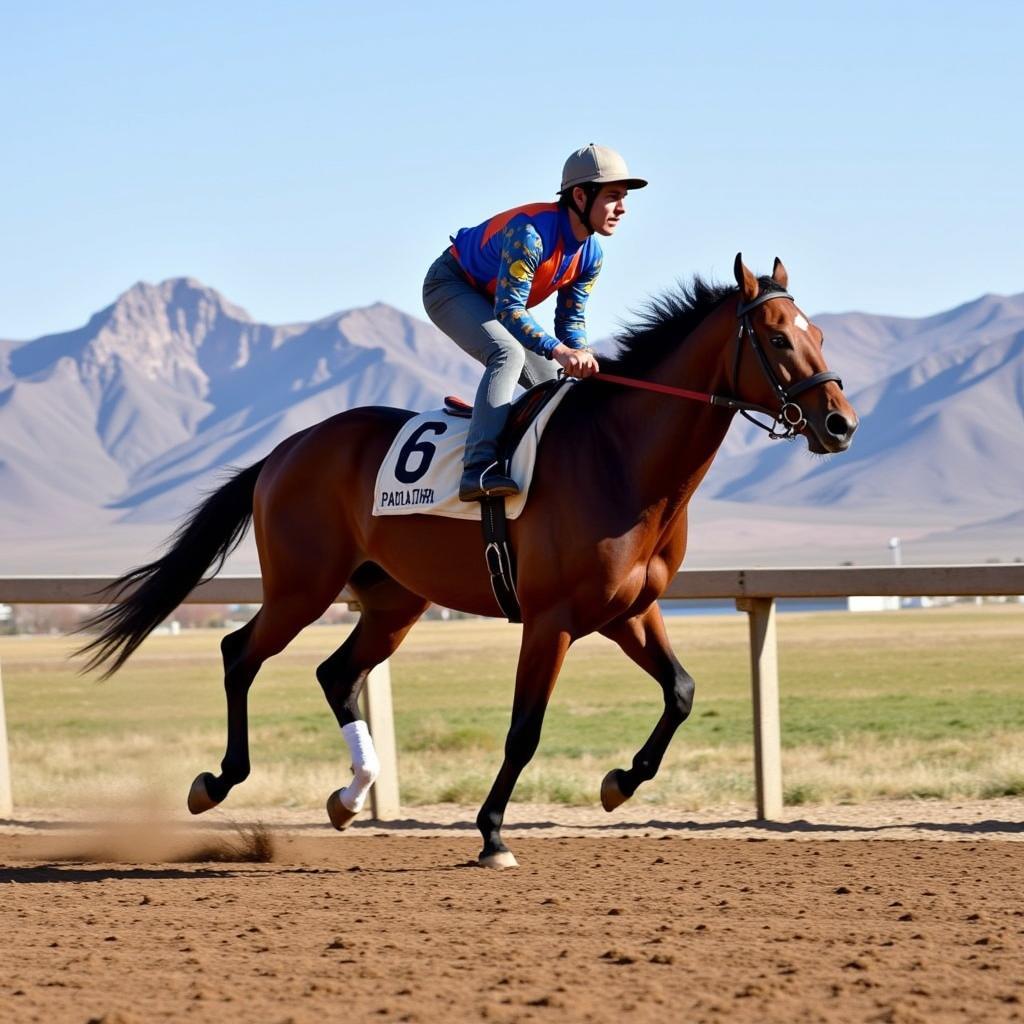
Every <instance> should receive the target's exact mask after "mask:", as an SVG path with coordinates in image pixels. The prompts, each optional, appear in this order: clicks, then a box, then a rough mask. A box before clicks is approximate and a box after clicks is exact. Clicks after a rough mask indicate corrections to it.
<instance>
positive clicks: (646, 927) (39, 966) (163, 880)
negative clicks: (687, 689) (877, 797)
mask: <svg viewBox="0 0 1024 1024" xmlns="http://www.w3.org/2000/svg"><path fill="white" fill-rule="evenodd" d="M1015 803H1016V804H1017V808H1018V810H1019V807H1020V802H1019V801H1018V802H1015ZM1004 812H1005V809H1004ZM1003 816H1004V817H1005V813H1004V815H1003ZM989 817H990V818H999V817H1000V815H990V816H989ZM1017 820H1020V817H1019V816H1018V818H1017ZM947 826H948V827H947V829H946V831H942V832H941V834H943V835H948V836H960V837H961V840H960V841H952V842H950V841H934V840H907V839H896V840H883V839H879V841H874V842H839V841H835V840H824V841H823V840H820V839H814V838H803V839H801V840H799V841H798V840H793V839H788V838H775V839H772V840H770V841H765V840H764V838H763V835H757V834H749V833H748V832H741V833H740V834H741V835H742V836H743V837H741V838H732V839H718V838H712V839H707V838H693V836H694V833H693V832H691V831H687V830H686V829H685V828H684V829H681V830H680V829H676V830H671V829H660V830H659V829H657V828H656V827H655V828H652V829H648V830H646V831H648V833H649V834H648V835H646V836H645V835H644V834H643V833H642V832H639V833H638V832H637V831H635V830H634V831H633V832H632V833H631V834H630V833H626V834H615V833H613V834H611V835H604V834H602V835H601V836H600V837H599V838H597V837H594V836H593V835H592V834H591V835H574V836H564V835H563V836H559V835H557V834H554V835H552V834H550V831H547V832H545V831H544V830H541V832H540V835H542V836H544V837H538V835H535V834H534V832H533V831H531V830H524V831H522V832H519V833H518V834H517V833H515V832H512V833H510V837H509V838H510V839H511V840H512V841H513V844H514V849H515V852H516V854H517V856H518V857H519V859H520V862H521V864H522V867H520V868H519V869H518V870H515V871H507V872H493V871H485V870H482V869H479V868H476V867H473V866H468V865H467V861H468V855H470V854H471V853H472V852H473V850H474V849H475V837H474V836H473V835H472V834H471V833H469V832H467V831H466V830H464V829H455V830H452V829H449V830H448V831H447V833H445V832H444V831H443V830H435V831H433V832H432V833H430V834H417V833H416V831H415V830H409V829H405V830H397V829H396V830H392V831H389V832H385V833H383V834H370V833H369V832H368V830H365V829H364V830H361V831H358V832H355V833H349V834H346V835H343V836H337V835H333V834H329V833H324V832H321V831H320V829H319V827H318V828H317V829H316V830H315V834H314V833H313V830H312V829H301V830H300V831H301V833H302V834H299V833H297V832H296V831H295V830H294V826H293V829H292V830H291V831H284V830H283V829H282V830H281V831H278V832H277V834H276V846H277V853H276V855H275V858H274V862H273V863H269V864H235V863H205V864H202V863H178V864H168V863H163V864H127V865H126V864H124V863H102V862H100V861H99V860H97V859H96V858H97V857H103V856H107V857H110V856H115V855H116V851H115V850H111V849H110V848H107V849H106V852H104V848H103V846H102V844H99V845H97V837H96V836H95V835H93V836H92V837H89V836H87V835H83V834H82V833H81V832H77V831H76V832H71V833H69V834H67V835H65V836H64V837H63V838H62V839H60V840H59V841H58V840H57V839H55V838H54V835H53V834H52V832H51V833H50V834H47V833H46V830H45V829H42V830H41V829H39V828H37V827H36V828H23V829H18V830H16V831H18V832H20V833H21V834H10V831H11V830H8V832H9V834H7V835H3V836H0V864H2V865H5V866H4V867H2V868H0V882H2V883H7V884H4V885H3V888H2V890H0V891H2V892H3V898H2V900H0V927H2V934H3V935H4V946H5V954H4V956H3V958H2V962H0V1019H3V1020H17V1021H47V1022H51V1021H60V1022H63V1021H71V1022H79V1024H85V1022H87V1021H89V1020H103V1021H106V1022H107V1024H114V1022H115V1021H121V1022H132V1021H148V1020H155V1019H166V1020H180V1019H189V1020H195V1021H217V1022H223V1021H235V1020H238V1021H251V1020H259V1021H266V1022H270V1024H276V1022H283V1021H288V1020H291V1021H296V1022H306V1021H310V1022H312V1021H316V1022H317V1024H319V1022H321V1021H322V1020H323V1019H324V1018H327V1019H338V1020H351V1021H364V1020H381V1021H389V1020H393V1021H422V1022H428V1021H431V1022H432V1021H445V1022H447V1021H478V1020H488V1021H520V1020H522V1021H527V1020H529V1021H552V1022H555V1021H558V1022H562V1021H615V1022H620V1021H624V1020H626V1021H657V1022H659V1024H661V1022H664V1021H675V1020H679V1021H683V1020H686V1021H733V1020H749V1021H787V1022H788V1021H889V1022H912V1021H921V1022H924V1021H929V1022H931V1021H944V1020H973V1021H980V1020H985V1021H999V1020H1018V1019H1021V1018H1022V1016H1024V1002H1022V1001H1024V964H1022V958H1021V952H1022V948H1024V943H1022V936H1024V899H1022V897H1021V890H1022V882H1024V877H1022V865H1024V846H1022V845H1021V844H1020V843H1019V842H1011V841H1007V839H1008V838H1009V837H1012V836H1015V835H1019V834H1020V828H1019V826H1016V825H1015V824H1012V823H1011V822H1009V821H995V820H989V821H987V822H983V823H981V824H980V825H978V824H975V825H966V824H964V823H963V822H961V823H959V824H957V823H956V822H955V821H954V819H952V818H950V817H949V816H947ZM865 831H868V832H870V831H871V830H865ZM207 834H208V835H211V834H212V835H216V833H207ZM776 834H777V833H776ZM799 834H801V835H807V834H811V835H813V834H814V833H813V831H812V832H810V833H808V832H807V831H806V830H801V831H800V832H799ZM846 834H847V835H849V834H858V835H860V834H863V833H860V832H857V833H849V832H847V833H846ZM880 834H881V835H885V834H886V833H884V832H882V833H880ZM933 834H934V833H933ZM965 836H966V837H967V838H963V837H965ZM989 836H999V837H1000V838H987V837H989ZM874 837H875V838H877V837H878V835H877V834H874ZM108 838H109V837H108ZM136 838H138V837H136ZM187 842H193V843H194V842H195V839H194V837H193V838H191V839H188V840H187ZM179 855H180V851H179ZM186 855H187V854H186ZM56 857H72V858H74V857H77V858H78V859H77V860H74V859H59V860H58V859H55V858H56ZM122 859H123V858H122ZM10 883H14V884H10Z"/></svg>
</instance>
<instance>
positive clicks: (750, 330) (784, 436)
mask: <svg viewBox="0 0 1024 1024" xmlns="http://www.w3.org/2000/svg"><path fill="white" fill-rule="evenodd" d="M792 298H793V296H792V295H790V294H789V292H786V291H772V292H764V293H762V294H761V295H758V296H757V298H755V299H751V301H750V302H746V303H744V302H740V303H739V305H738V306H737V307H736V318H737V319H738V320H739V331H738V333H737V336H736V360H735V362H734V363H733V373H732V379H733V385H734V386H735V384H736V382H737V381H738V380H739V374H740V360H741V359H742V357H743V351H744V349H745V348H746V346H745V345H744V344H743V339H744V337H746V338H748V339H749V341H750V346H751V348H753V350H754V352H755V353H756V354H757V357H758V360H759V362H760V363H761V369H763V370H764V373H765V376H766V377H767V378H768V381H769V383H770V384H771V386H772V388H773V389H774V390H775V393H776V395H778V398H779V408H778V410H777V411H776V410H772V409H769V408H768V407H767V406H764V405H756V404H755V403H754V402H746V401H744V400H743V399H742V398H733V397H732V396H731V395H712V394H709V393H707V392H704V391H691V390H689V389H688V388H675V387H671V386H670V385H668V384H656V383H655V382H654V381H647V380H638V379H636V378H634V377H618V376H616V375H615V374H611V373H598V374H596V375H595V376H594V377H592V378H591V380H603V381H605V382H606V383H608V384H623V385H625V386H626V387H631V388H640V389H641V390H644V391H656V392H658V393H659V394H663V395H674V396H676V397H677V398H690V399H693V400H695V401H698V402H706V403H707V404H708V405H717V406H720V407H722V408H725V409H732V410H733V411H734V412H739V413H740V414H741V415H742V416H744V417H745V418H746V419H748V420H750V422H751V423H753V424H754V425H755V426H758V427H760V428H761V429H762V430H765V431H767V432H768V436H769V437H770V438H772V440H775V441H778V440H785V441H792V440H793V438H795V437H796V435H797V433H798V432H799V431H800V430H801V429H803V427H804V425H805V424H806V423H807V417H806V416H804V412H803V409H801V408H800V406H799V405H797V403H796V402H795V401H794V399H795V398H796V397H797V396H798V395H802V394H803V393H804V392H805V391H808V390H810V389H811V388H813V387H817V386H818V385H819V384H827V383H828V382H829V381H835V382H836V383H837V384H838V385H839V387H840V388H842V386H843V381H842V379H841V378H840V376H839V374H838V373H835V372H834V371H832V370H822V371H821V372H820V373H815V374H812V375H811V376H810V377H806V378H805V379H804V380H801V381H797V382H796V383H795V384H792V385H790V386H789V387H788V388H786V387H783V386H782V383H781V382H780V381H779V378H778V376H777V375H776V373H775V371H774V370H773V369H772V364H771V363H770V362H769V361H768V357H767V355H765V351H764V348H763V347H762V345H761V341H760V339H759V338H758V337H757V332H756V331H755V330H754V325H753V324H752V323H751V321H750V313H751V311H752V310H754V309H757V307H758V306H761V305H763V304H764V303H766V302H771V300H772V299H790V300H792ZM755 412H757V413H761V414H762V415H764V416H770V417H771V418H772V419H771V423H763V422H762V421H761V420H759V419H757V418H756V417H754V416H752V415H751V413H755Z"/></svg>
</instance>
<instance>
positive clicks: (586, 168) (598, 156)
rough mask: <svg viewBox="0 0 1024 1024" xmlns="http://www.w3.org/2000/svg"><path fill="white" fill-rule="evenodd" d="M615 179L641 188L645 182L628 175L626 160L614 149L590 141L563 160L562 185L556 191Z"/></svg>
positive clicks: (609, 181)
mask: <svg viewBox="0 0 1024 1024" xmlns="http://www.w3.org/2000/svg"><path fill="white" fill-rule="evenodd" d="M615 181H621V182H622V183H623V185H625V186H626V188H643V187H644V186H645V185H646V184H647V181H646V179H644V178H634V177H632V176H631V175H630V173H629V168H628V167H627V166H626V161H625V160H623V159H622V157H621V156H620V155H619V154H618V153H616V152H615V150H614V149H609V148H608V147H607V146H598V145H595V144H594V143H593V142H592V143H590V145H589V146H584V147H583V148H582V149H577V150H576V152H575V153H573V154H571V155H570V157H569V159H568V160H566V161H565V167H563V168H562V187H561V188H560V189H559V190H558V191H559V192H565V191H567V190H568V189H571V188H575V187H576V186H577V185H587V184H594V185H610V184H611V183H612V182H615Z"/></svg>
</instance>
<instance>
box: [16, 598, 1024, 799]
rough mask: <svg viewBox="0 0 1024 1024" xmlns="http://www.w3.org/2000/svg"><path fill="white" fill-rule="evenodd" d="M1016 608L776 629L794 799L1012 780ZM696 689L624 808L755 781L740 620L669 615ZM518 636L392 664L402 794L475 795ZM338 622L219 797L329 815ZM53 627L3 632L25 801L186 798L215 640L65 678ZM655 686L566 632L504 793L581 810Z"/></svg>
mask: <svg viewBox="0 0 1024 1024" xmlns="http://www.w3.org/2000/svg"><path fill="white" fill-rule="evenodd" d="M1022 627H1024V608H1022V607H1021V606H1019V605H1017V606H1003V607H982V608H966V609H963V608H954V609H936V610H931V611H928V612H918V613H908V612H901V613H899V614H895V615H893V614H889V615H857V616H854V615H843V614H826V615H789V616H783V617H781V619H780V623H779V634H780V637H779V639H780V668H781V675H782V698H783V743H784V751H783V765H784V779H785V785H786V797H787V801H788V802H790V803H795V804H799V803H806V802H811V801H849V802H857V801H863V800H868V799H878V798H886V797H922V798H924V797H943V798H957V797H963V798H976V797H989V796H999V795H1016V794H1019V793H1022V792H1024V753H1022V751H1024V702H1022V701H1021V683H1022V682H1024V651H1022V649H1021V644H1020V638H1021V636H1022V635H1024V629H1022ZM669 632H670V635H671V637H672V640H673V644H674V646H675V648H676V650H677V651H679V653H680V656H681V658H682V660H683V662H684V664H686V665H687V667H688V669H689V670H690V671H691V672H692V673H693V675H694V676H695V677H696V678H697V680H698V692H697V704H696V706H695V710H694V715H693V717H692V718H691V720H690V721H689V722H688V723H687V724H686V725H685V726H684V727H683V729H682V730H681V731H680V733H679V735H678V737H677V738H676V740H675V742H674V744H673V746H672V748H671V749H670V751H669V754H668V756H667V757H666V759H665V763H664V765H663V767H662V771H661V773H660V774H659V776H658V779H657V780H656V781H655V782H654V783H652V784H650V785H648V786H646V787H644V788H642V789H641V790H640V792H639V793H638V794H637V799H638V800H640V801H644V802H648V803H662V804H671V805H674V806H679V807H683V808H689V809H697V808H699V807H702V806H709V805H714V804H720V803H726V802H731V801H735V800H741V801H742V800H748V799H749V797H750V793H751V791H752V788H753V781H752V768H751V760H752V758H751V723H750V699H749V682H748V676H747V671H748V669H747V648H746V626H745V622H744V619H743V618H742V617H741V616H739V615H733V616H715V617H708V618H703V617H702V618H676V619H671V620H669ZM518 636H519V630H518V629H516V628H513V627H509V626H507V625H503V624H499V623H493V622H483V621H469V622H448V623H441V622H430V623H423V624H421V625H420V626H419V627H417V629H416V630H414V631H413V632H412V634H411V635H410V638H409V640H408V641H407V642H406V644H405V646H403V648H402V650H401V651H400V652H399V653H398V655H397V656H396V657H395V659H394V660H393V680H394V696H395V708H396V726H397V731H398V737H399V744H400V776H401V783H402V798H403V802H405V803H407V804H417V803H436V802H445V801H452V802H459V803H474V802H477V801H479V800H480V799H482V797H483V795H484V794H485V793H486V791H487V789H488V788H489V786H490V784H491V782H492V780H493V778H494V773H495V772H496V771H497V768H498V765H499V762H500V758H501V748H502V745H503V743H504V734H505V729H506V728H507V723H508V715H509V706H510V703H511V695H512V677H513V673H514V664H515V656H516V648H517V643H518ZM343 637H344V629H338V628H325V627H320V628H316V629H310V630H307V631H306V632H305V633H304V634H302V635H301V636H300V637H299V638H297V640H296V641H295V642H294V644H293V645H292V647H291V648H289V650H288V651H287V652H286V653H285V654H284V655H282V656H279V657H278V658H275V659H273V660H272V661H271V662H269V663H268V665H267V666H266V667H265V668H264V670H263V672H262V673H261V675H260V677H259V679H258V680H257V683H256V685H255V687H254V688H253V691H252V698H251V716H250V732H251V750H252V758H253V773H252V776H251V777H250V779H249V780H248V781H247V782H246V783H245V784H244V785H243V786H240V787H238V788H237V789H236V790H235V791H234V792H233V793H232V795H231V797H230V800H229V803H228V805H227V806H228V807H229V808H245V807H265V806H282V807H290V808H308V809H310V810H317V811H319V810H322V807H323V802H324V800H325V799H326V797H327V795H328V793H330V792H331V791H332V790H333V789H336V788H338V787H339V786H340V785H343V784H344V783H345V782H347V781H348V758H347V756H346V753H347V752H346V751H345V749H344V746H343V744H342V742H341V740H340V737H339V735H338V731H337V727H336V725H335V723H334V721H333V719H332V717H331V715H330V713H329V712H328V710H327V708H326V705H325V704H324V702H323V698H322V695H321V694H320V692H319V688H318V687H317V685H316V683H315V680H314V678H313V668H314V667H315V665H316V664H317V663H318V662H319V661H320V660H322V658H323V657H325V656H326V655H327V654H328V653H330V651H331V650H333V649H334V648H335V647H336V646H337V645H338V644H339V643H340V642H341V640H342V639H343ZM71 646H72V645H71V643H70V642H69V641H65V640H63V639H61V638H43V637H39V638H2V639H0V659H2V663H3V672H4V675H3V680H4V685H5V687H6V691H7V708H8V723H9V732H10V742H11V754H12V761H13V774H14V785H15V799H16V802H17V803H19V804H21V805H24V806H33V807H62V806H69V805H71V806H78V807H82V806H89V807H93V806H97V805H100V806H107V807H121V806H125V805H126V804H128V803H130V802H131V801H133V800H134V799H136V797H137V794H138V793H139V792H141V791H144V792H150V791H155V792H157V793H159V794H162V795H164V796H166V797H167V798H169V799H172V800H173V801H174V802H175V803H176V804H179V803H183V801H184V795H185V793H186V792H187V791H188V787H189V785H190V784H191V781H192V778H193V777H194V775H195V774H196V773H197V772H199V771H202V770H215V769H216V766H217V764H218V763H219V761H220V758H221V756H222V754H223V743H224V710H223V695H222V690H221V687H220V667H219V659H218V655H217V635H216V634H214V633H213V632H209V631H196V632H195V633H190V634H188V635H182V636H179V637H153V638H151V639H150V640H149V641H147V643H146V644H145V645H144V647H143V648H142V650H140V652H139V653H138V654H137V655H136V657H135V658H134V659H133V660H132V662H130V663H129V665H128V667H127V668H126V669H125V670H124V671H123V672H122V673H121V674H119V675H118V676H116V677H115V678H114V679H113V680H111V681H109V682H107V683H103V684H98V683H96V682H95V681H94V680H92V679H82V678H78V677H76V676H75V675H74V674H73V672H72V671H71V670H70V669H69V667H68V665H67V663H66V661H65V658H66V655H67V652H68V651H69V649H70V647H71ZM659 711H660V698H659V695H658V692H657V689H656V687H655V686H654V685H653V684H652V683H651V682H650V681H649V680H647V679H646V678H644V677H643V676H642V675H641V674H640V673H639V672H638V670H636V669H635V667H633V666H632V665H631V664H630V663H629V662H627V661H626V660H625V659H624V658H623V657H622V655H621V653H619V652H618V651H617V650H616V649H615V648H614V647H613V645H611V644H610V643H609V642H607V641H605V640H603V639H601V638H600V637H595V638H588V639H586V640H585V641H582V642H580V643H579V644H577V645H576V646H575V647H574V649H573V651H572V652H571V654H570V657H569V659H568V661H567V664H566V667H565V669H564V671H563V675H562V679H561V680H560V683H559V686H558V688H557V690H556V692H555V695H554V699H553V701H552V705H551V708H550V710H549V713H548V717H547V721H546V724H545V731H544V737H543V739H542V742H541V747H540V751H539V752H538V756H537V757H536V759H535V761H534V763H533V764H532V765H531V766H530V767H529V768H528V769H527V771H526V772H525V773H524V775H523V778H522V781H521V783H520V786H519V788H518V789H517V792H516V796H517V798H519V799H522V800H531V801H539V802H561V803H566V804H592V803H594V802H595V801H596V799H597V791H598V786H599V784H600V780H601V778H602V776H603V775H604V773H605V772H606V771H607V770H608V769H609V768H611V767H615V766H619V767H625V766H627V765H628V764H629V763H630V761H631V760H632V757H633V754H634V752H635V750H636V749H637V748H638V747H639V745H640V744H641V743H642V742H643V740H644V739H645V737H646V735H647V733H648V732H649V731H650V728H651V727H652V726H653V724H654V722H655V721H656V719H657V717H658V713H659Z"/></svg>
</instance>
